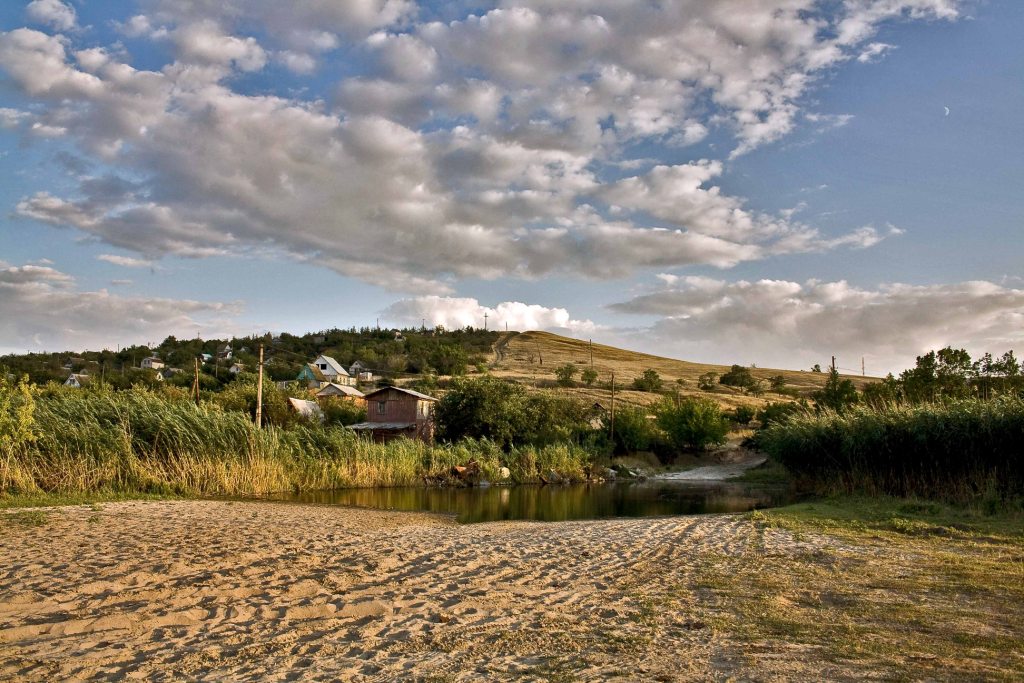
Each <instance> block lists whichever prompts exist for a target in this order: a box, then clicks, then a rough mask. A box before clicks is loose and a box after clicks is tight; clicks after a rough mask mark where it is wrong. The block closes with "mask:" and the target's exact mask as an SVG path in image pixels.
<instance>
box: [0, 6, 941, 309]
mask: <svg viewBox="0 0 1024 683" xmlns="http://www.w3.org/2000/svg"><path fill="white" fill-rule="evenodd" d="M957 6H958V3H957V2H956V1H955V0H884V1H882V2H866V0H864V1H862V0H850V1H849V2H845V3H835V4H834V6H833V5H829V7H828V8H827V11H826V9H821V8H818V10H820V11H817V10H816V11H809V10H812V9H815V7H816V5H814V3H812V2H811V0H723V1H722V2H715V3H709V2H703V1H698V0H679V2H676V3H650V2H647V1H646V0H585V1H581V2H575V3H564V2H553V1H551V0H521V1H515V2H509V3H505V4H503V5H502V6H501V7H498V8H496V9H493V10H491V11H487V12H484V13H482V14H481V15H479V16H477V15H472V16H464V17H462V18H461V19H457V20H455V21H448V22H445V23H441V22H417V21H416V9H417V8H416V6H415V4H414V3H412V2H408V1H406V0H339V1H337V2H320V1H319V0H307V1H305V2H295V3H280V2H276V1H272V0H252V1H250V2H241V0H147V1H144V2H143V3H142V5H141V9H140V13H139V14H136V15H135V16H132V17H129V18H127V19H126V20H125V21H124V23H122V24H121V25H120V27H121V31H122V32H123V33H124V34H125V35H128V36H132V37H136V38H139V39H143V40H145V39H148V40H163V39H167V45H169V46H170V47H172V48H173V49H174V50H175V61H173V62H171V63H169V64H165V65H163V66H162V67H161V68H159V69H156V70H152V71H149V70H142V69H136V68H135V67H133V66H131V65H130V64H129V63H126V62H125V61H123V60H124V59H126V58H125V57H124V56H123V54H122V52H123V51H121V50H119V49H117V48H116V46H107V48H103V47H96V46H91V45H90V46H81V47H84V48H85V49H79V50H75V49H74V46H73V42H74V41H73V40H68V39H64V38H61V37H55V36H50V35H47V34H45V33H42V32H39V31H34V30H31V29H16V30H13V31H10V32H8V33H3V34H0V69H2V70H3V71H4V72H5V74H6V76H7V77H8V78H9V80H10V81H11V82H12V83H13V84H14V85H15V86H16V87H18V88H20V90H21V91H22V92H23V93H24V94H25V95H27V96H28V97H30V98H32V100H33V102H32V105H33V106H32V109H31V111H32V112H33V117H34V118H33V126H36V128H35V131H36V134H38V135H41V134H50V135H56V134H61V135H63V137H64V139H65V140H67V141H70V142H75V143H77V145H78V146H79V147H80V154H81V156H83V157H86V158H87V159H88V160H89V161H93V162H96V164H95V165H96V166H102V167H104V168H108V169H113V170H112V171H111V173H110V175H108V176H106V177H103V178H94V177H91V176H86V175H84V174H79V175H81V178H80V179H79V181H78V182H79V183H80V184H79V186H78V187H77V188H75V189H74V190H70V191H67V190H63V189H62V190H61V191H59V192H58V191H57V190H56V189H55V187H43V188H39V190H38V191H37V192H35V193H34V194H32V195H31V196H28V197H24V198H23V199H22V200H21V201H20V202H19V204H18V206H17V211H18V213H20V214H21V215H23V216H27V217H31V218H34V219H37V220H40V221H44V222H47V223H50V224H54V225H63V226H70V227H73V228H75V229H77V230H80V231H84V232H86V233H88V234H89V235H90V236H92V237H95V238H98V239H99V240H102V241H103V242H105V243H106V244H110V245H113V246H116V247H120V248H124V249H128V250H132V251H134V252H137V253H139V254H141V255H143V256H144V257H145V258H146V259H157V258H159V257H161V256H163V255H168V254H173V255H183V256H195V257H201V256H205V255H210V254H229V253H234V254H239V253H242V254H244V253H260V254H267V253H272V252H273V251H275V250H276V251H277V252H279V253H280V252H283V253H285V254H287V255H288V256H290V257H292V258H297V259H302V260H305V261H307V262H310V263H317V264H320V265H323V266H326V267H329V268H333V269H335V270H337V271H338V272H341V273H344V274H347V275H351V276H354V277H358V278H361V279H364V280H366V281H369V282H373V283H378V284H383V285H385V286H388V287H392V288H396V289H415V290H416V291H423V290H424V289H429V290H431V291H433V292H438V293H441V292H446V291H450V289H451V283H452V280H453V279H455V278H461V277H482V278H496V277H502V276H516V277H540V276H544V275H546V274H548V273H551V272H555V271H562V272H567V273H569V274H571V275H580V276H585V277H608V276H622V275H629V274H631V273H634V272H636V271H637V270H638V269H641V268H645V267H651V266H656V267H665V268H668V267H676V266H683V265H690V264H713V265H717V266H722V267H728V266H731V265H734V264H736V263H740V262H744V261H750V260H755V259H761V258H767V257H771V256H773V255H777V254H783V253H794V252H801V251H814V250H823V249H835V248H839V247H844V246H853V247H865V246H870V245H872V244H875V243H877V242H878V240H880V239H881V238H882V236H881V235H880V234H879V233H878V232H877V231H875V230H874V229H873V228H871V227H856V226H848V227H847V228H846V230H847V232H846V233H845V234H839V235H822V234H820V233H819V231H818V230H817V229H815V228H814V227H813V226H809V225H805V224H803V223H800V222H797V221H794V220H793V218H792V215H789V216H786V215H779V216H771V215H767V214H764V213H761V212H758V211H756V210H753V209H751V208H748V207H747V206H746V204H745V201H744V200H743V198H741V197H736V196H730V195H729V194H728V193H726V192H724V191H722V190H721V189H719V188H718V187H715V186H712V185H711V181H712V180H713V179H714V178H716V177H718V176H720V175H722V174H723V172H724V168H725V167H724V165H723V162H722V161H721V160H712V159H703V160H692V161H689V162H683V163H677V164H675V165H671V166H669V165H657V166H655V167H654V168H652V169H651V170H650V171H648V172H646V173H642V174H638V175H636V176H634V177H631V178H626V179H622V180H619V181H616V182H604V181H602V180H601V179H602V178H603V177H605V175H604V174H603V173H602V171H603V170H606V169H608V168H613V167H616V168H617V167H621V168H631V167H637V166H638V165H639V166H640V167H643V166H646V165H647V163H646V160H640V159H634V158H632V155H633V154H635V153H636V152H635V150H637V149H644V150H647V151H648V153H649V150H650V149H651V148H652V147H655V148H656V147H662V146H671V145H676V146H685V145H690V144H694V143H696V142H699V141H700V140H702V139H704V137H705V136H707V135H708V133H709V131H710V130H711V129H713V128H715V127H720V126H722V125H727V126H729V127H730V128H731V130H733V131H734V134H735V140H736V143H735V149H734V150H733V154H739V153H743V152H745V151H749V150H750V149H753V148H755V147H757V146H759V145H762V144H766V143H768V142H771V141H772V140H775V139H778V138H779V137H780V136H782V135H785V134H786V133H787V132H788V131H790V130H791V129H792V128H793V127H794V126H796V125H798V124H803V125H806V123H807V122H811V123H818V124H819V125H828V126H837V125H842V124H843V123H845V122H846V121H847V120H848V119H845V118H842V117H832V118H821V117H822V115H817V114H810V115H808V116H806V117H803V116H801V114H802V112H801V109H800V103H801V102H802V101H803V98H805V96H806V95H807V94H808V92H809V91H810V90H811V89H812V88H813V87H814V86H815V83H816V79H817V77H818V75H819V74H822V73H825V72H826V71H827V70H828V69H831V68H834V67H835V66H836V65H838V64H840V63H842V62H844V61H849V60H852V59H856V57H857V55H859V54H861V53H862V51H863V50H865V49H867V50H870V49H871V47H870V45H868V46H867V47H865V44H866V43H867V42H868V41H870V40H871V38H872V36H873V35H875V33H876V32H877V30H878V27H879V26H880V24H881V23H882V22H884V21H888V20H892V19H897V18H900V17H904V18H910V19H935V18H938V19H954V18H956V17H957ZM251 36H259V40H258V41H257V39H256V38H255V37H251ZM343 46H344V47H346V48H347V49H351V50H352V51H354V52H356V53H358V54H359V55H360V57H359V59H358V60H355V61H356V62H359V64H354V65H353V68H354V69H355V71H356V72H355V73H351V72H350V71H346V72H345V73H346V75H345V76H344V77H342V78H341V80H340V82H339V84H338V86H337V88H336V92H337V98H336V101H335V102H332V103H325V102H323V101H320V100H318V99H312V98H311V97H309V96H306V95H293V96H282V95H269V94H264V93H263V92H260V93H255V94H254V93H247V92H241V91H239V89H238V88H240V87H241V86H239V85H238V84H237V81H239V80H245V79H233V78H230V77H231V76H232V74H233V73H235V72H237V71H244V72H255V71H259V70H261V69H263V68H264V67H265V65H266V63H267V61H268V59H273V60H276V61H277V62H279V63H281V64H283V65H284V66H285V67H286V68H288V69H290V70H291V71H293V72H296V73H309V72H310V71H311V70H312V69H314V68H315V67H316V63H317V61H318V60H320V59H324V55H326V54H327V53H329V52H331V51H332V50H336V49H339V48H341V47H343ZM363 62H365V64H363ZM362 67H365V68H362ZM360 69H361V70H360ZM236 75H237V74H236ZM281 90H284V89H281ZM816 116H817V117H819V118H818V119H815V118H814V117H816ZM0 120H2V121H8V120H10V121H14V122H15V123H17V121H20V120H21V119H15V118H12V116H7V117H5V118H4V119H0ZM40 144H41V143H40ZM126 179H131V180H126ZM651 219H653V220H651ZM850 230H852V232H850Z"/></svg>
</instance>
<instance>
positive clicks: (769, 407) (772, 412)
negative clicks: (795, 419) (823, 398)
mask: <svg viewBox="0 0 1024 683" xmlns="http://www.w3.org/2000/svg"><path fill="white" fill-rule="evenodd" d="M806 410H807V407H806V405H805V404H802V403H772V402H770V401H769V402H768V403H766V404H765V405H764V406H763V407H762V408H761V409H760V410H758V411H757V421H758V422H760V423H761V428H762V429H763V428H765V427H767V426H768V425H770V424H772V423H778V422H785V421H786V420H788V419H789V416H790V415H796V414H798V413H801V412H804V411H806Z"/></svg>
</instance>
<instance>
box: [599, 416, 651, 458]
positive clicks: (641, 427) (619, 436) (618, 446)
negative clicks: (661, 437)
mask: <svg viewBox="0 0 1024 683" xmlns="http://www.w3.org/2000/svg"><path fill="white" fill-rule="evenodd" d="M602 423H603V427H604V430H605V431H609V429H610V426H611V418H610V416H608V415H607V414H606V415H605V416H604V417H603V418H602ZM655 439H656V434H655V430H654V424H653V422H652V421H651V420H650V419H648V417H647V411H646V410H644V409H643V408H635V407H633V406H628V405H627V406H623V407H622V408H620V409H618V410H616V411H615V445H614V447H615V451H616V452H617V453H635V452H637V451H646V450H648V449H650V447H651V443H652V442H653V441H654V440H655Z"/></svg>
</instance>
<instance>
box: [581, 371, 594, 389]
mask: <svg viewBox="0 0 1024 683" xmlns="http://www.w3.org/2000/svg"><path fill="white" fill-rule="evenodd" d="M580 379H581V380H583V383H584V384H586V385H587V386H588V387H589V386H592V385H593V384H594V382H596V381H597V370H595V369H594V368H587V369H586V370H584V371H583V374H582V375H580Z"/></svg>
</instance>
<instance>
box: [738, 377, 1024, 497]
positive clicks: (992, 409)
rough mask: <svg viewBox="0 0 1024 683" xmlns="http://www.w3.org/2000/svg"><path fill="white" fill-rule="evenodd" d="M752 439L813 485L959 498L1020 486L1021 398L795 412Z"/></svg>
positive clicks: (1022, 489) (1008, 492) (1023, 474)
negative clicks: (839, 411)
mask: <svg viewBox="0 0 1024 683" xmlns="http://www.w3.org/2000/svg"><path fill="white" fill-rule="evenodd" d="M757 443H758V445H759V446H760V447H761V448H762V449H763V450H765V451H766V452H767V453H769V454H770V455H771V456H773V457H774V458H776V459H777V460H778V461H779V462H781V463H782V464H783V465H785V466H786V467H787V468H788V469H789V470H790V471H791V472H793V473H794V475H796V476H797V477H800V478H803V479H806V480H808V481H810V482H812V483H814V484H816V485H817V486H818V487H819V488H828V489H834V490H839V491H848V492H853V491H864V492H880V493H887V494H893V495H918V496H924V497H929V498H934V497H938V498H949V499H959V500H971V499H976V498H978V497H979V496H981V497H983V496H986V495H988V496H995V497H997V498H1005V497H1008V496H1013V495H1018V494H1021V493H1024V459H1022V458H1021V450H1020V448H1021V444H1022V443H1024V399H1020V398H1013V397H1002V398H999V399H995V400H991V401H983V400H978V399H959V400H949V401H947V402H944V403H930V404H921V405H905V404H890V405H888V406H886V407H883V408H881V409H872V408H870V407H865V406H860V407H854V408H849V409H847V410H846V411H845V412H843V413H837V412H833V411H828V410H824V411H820V412H819V413H818V414H802V415H801V414H795V415H793V416H791V417H790V418H789V419H788V420H785V421H782V422H775V423H773V424H771V425H770V426H769V427H768V428H767V429H765V430H763V431H762V432H761V433H760V434H759V435H758V437H757Z"/></svg>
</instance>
